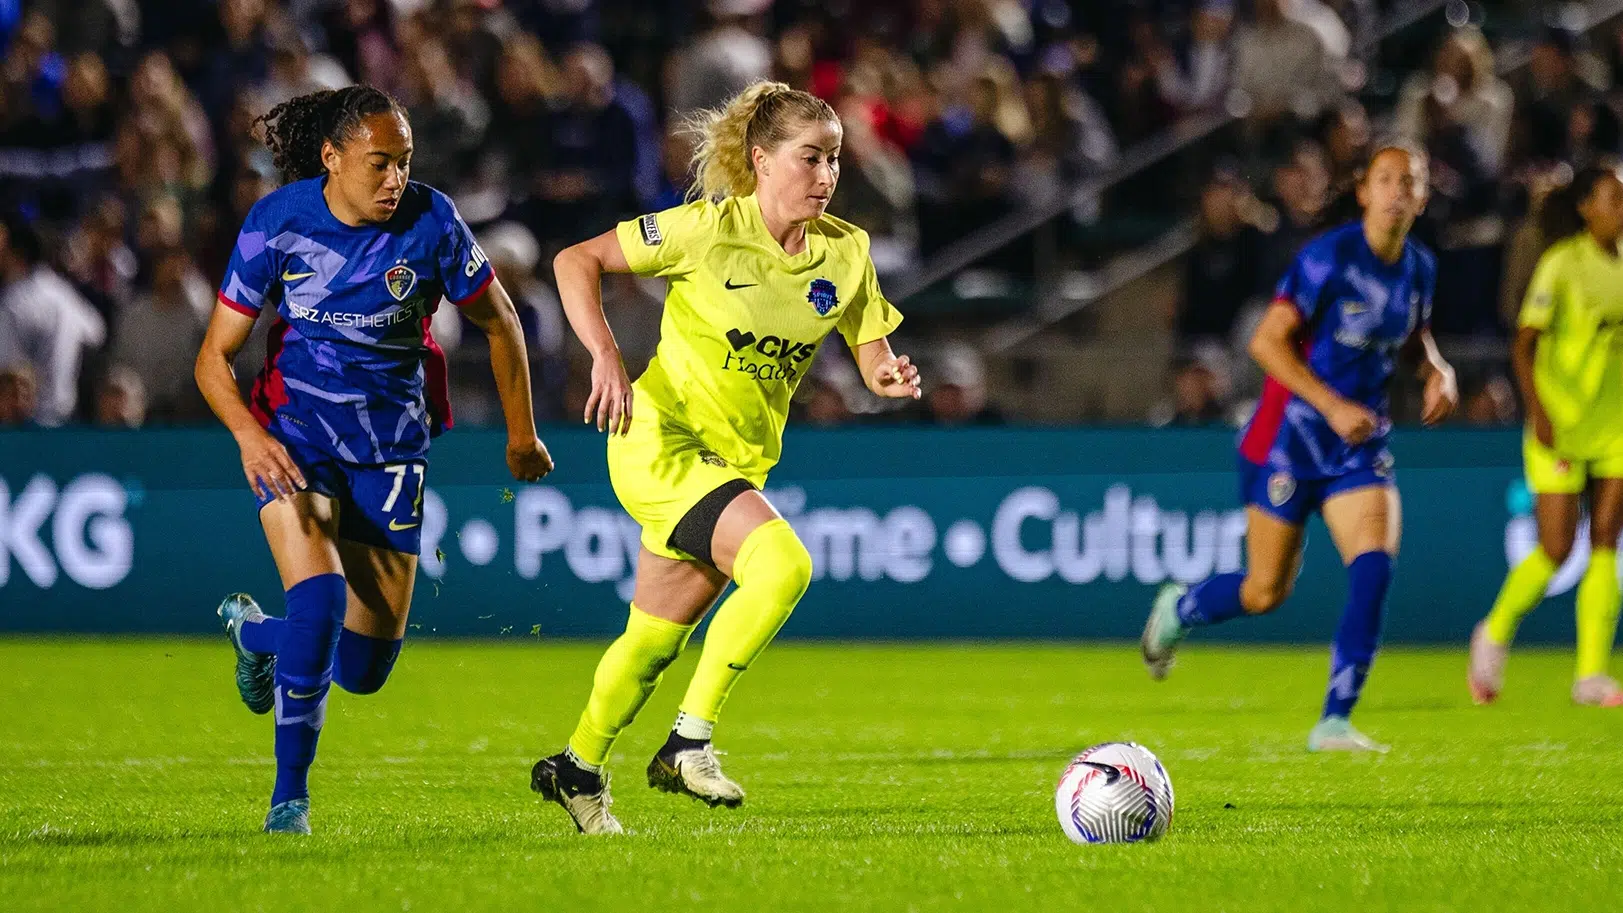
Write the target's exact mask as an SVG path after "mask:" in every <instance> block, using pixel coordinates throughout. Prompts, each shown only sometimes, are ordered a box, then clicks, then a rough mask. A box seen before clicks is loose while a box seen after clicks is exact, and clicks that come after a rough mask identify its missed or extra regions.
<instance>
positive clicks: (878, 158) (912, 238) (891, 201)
mask: <svg viewBox="0 0 1623 913" xmlns="http://www.w3.org/2000/svg"><path fill="white" fill-rule="evenodd" d="M840 122H841V123H842V124H843V125H844V128H845V139H844V142H843V144H842V146H841V147H840V162H841V167H840V183H839V189H838V191H837V192H836V193H835V195H834V200H833V202H832V203H831V205H830V210H829V211H830V212H832V213H834V214H835V215H836V216H839V217H840V218H842V219H846V220H848V221H850V222H853V223H855V224H857V225H861V226H862V227H863V229H864V230H865V231H867V232H868V234H869V236H870V238H871V240H872V244H871V247H870V251H869V253H870V255H871V256H872V258H873V261H874V267H875V269H877V270H878V271H879V273H880V274H881V275H885V274H888V273H891V272H894V271H895V270H897V269H899V268H901V267H904V266H906V265H907V264H908V263H910V262H912V260H913V253H914V250H915V249H916V247H917V242H918V222H917V220H916V218H915V215H914V209H913V204H914V188H913V170H912V168H911V167H910V166H909V165H908V163H907V159H906V158H904V157H903V156H902V155H901V154H900V153H899V152H897V151H896V150H895V149H893V148H892V147H891V146H889V145H888V144H887V143H885V142H884V140H882V139H880V138H879V136H878V134H876V133H875V132H874V129H873V127H872V125H871V124H870V123H869V122H868V120H867V118H866V117H865V116H864V112H863V111H862V110H861V108H859V107H858V106H857V105H856V104H855V103H854V102H849V101H848V102H847V103H845V104H842V105H841V110H840Z"/></svg>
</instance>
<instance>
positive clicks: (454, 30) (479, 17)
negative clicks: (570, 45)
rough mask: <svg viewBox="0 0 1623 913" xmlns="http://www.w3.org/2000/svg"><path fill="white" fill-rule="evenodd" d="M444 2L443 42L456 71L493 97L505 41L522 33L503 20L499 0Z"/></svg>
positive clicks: (486, 94) (393, 0) (484, 94)
mask: <svg viewBox="0 0 1623 913" xmlns="http://www.w3.org/2000/svg"><path fill="white" fill-rule="evenodd" d="M391 2H397V0H391ZM444 5H445V6H447V7H449V8H450V12H449V14H448V15H447V16H446V17H445V25H444V35H445V46H446V49H447V50H449V51H450V52H451V60H452V61H453V62H455V63H456V67H457V73H458V74H459V75H461V77H462V78H463V79H465V80H467V81H469V82H471V83H472V84H473V86H474V87H475V88H476V89H478V91H479V94H480V95H483V96H484V97H485V98H492V97H494V96H495V95H496V92H497V83H498V80H499V79H500V77H499V75H498V72H499V67H500V63H501V60H502V58H503V56H504V55H505V54H506V47H507V43H508V42H510V41H511V40H512V39H513V38H514V37H516V36H518V35H520V34H523V33H521V32H519V31H518V30H517V29H515V28H513V27H512V25H511V22H510V20H507V21H504V16H505V11H503V10H502V9H501V3H500V0H494V2H493V0H448V2H446V3H444ZM515 5H516V4H515ZM525 37H529V36H528V35H526V36H525ZM539 46H540V44H539V42H537V47H539Z"/></svg>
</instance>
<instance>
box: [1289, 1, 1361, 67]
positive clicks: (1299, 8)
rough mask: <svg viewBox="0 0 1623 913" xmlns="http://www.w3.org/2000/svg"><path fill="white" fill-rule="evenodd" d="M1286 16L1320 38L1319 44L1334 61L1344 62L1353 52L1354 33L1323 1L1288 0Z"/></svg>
mask: <svg viewBox="0 0 1623 913" xmlns="http://www.w3.org/2000/svg"><path fill="white" fill-rule="evenodd" d="M1284 11H1285V15H1286V16H1288V17H1290V18H1291V19H1293V20H1295V21H1297V22H1300V23H1302V24H1303V25H1305V26H1307V27H1308V28H1310V29H1312V30H1313V34H1315V35H1317V36H1319V43H1320V44H1322V45H1323V46H1324V52H1325V53H1326V54H1328V55H1329V56H1330V58H1331V59H1332V60H1337V61H1339V60H1344V59H1346V57H1347V55H1348V54H1349V53H1350V52H1351V51H1352V33H1351V32H1349V31H1348V30H1347V23H1345V22H1343V21H1342V20H1341V15H1340V14H1339V13H1337V12H1336V11H1335V10H1333V9H1331V8H1330V7H1328V6H1326V5H1325V4H1324V3H1323V0H1286V2H1285V4H1284Z"/></svg>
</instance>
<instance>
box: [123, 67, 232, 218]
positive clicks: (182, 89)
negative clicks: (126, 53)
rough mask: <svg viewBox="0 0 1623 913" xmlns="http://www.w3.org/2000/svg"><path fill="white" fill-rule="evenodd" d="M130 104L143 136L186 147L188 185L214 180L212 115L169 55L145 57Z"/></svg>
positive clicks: (134, 78) (133, 79)
mask: <svg viewBox="0 0 1623 913" xmlns="http://www.w3.org/2000/svg"><path fill="white" fill-rule="evenodd" d="M130 105H131V109H132V110H131V111H130V114H129V116H130V119H131V120H132V121H134V122H135V123H137V124H138V125H140V128H141V131H142V133H144V134H145V135H149V136H152V135H157V136H164V137H169V138H172V139H174V140H177V141H180V142H183V143H184V144H186V148H185V152H184V158H185V159H186V161H187V162H188V169H189V170H190V173H189V174H187V176H186V177H187V180H186V183H187V184H189V185H192V186H201V185H202V184H204V183H207V182H208V181H209V180H210V179H211V178H212V177H213V174H214V169H215V163H216V158H215V150H214V136H213V129H212V128H211V127H210V125H209V121H208V115H207V114H205V113H204V111H203V106H202V105H201V104H199V103H198V101H197V99H196V98H194V97H192V93H191V91H190V90H188V89H187V88H186V84H185V83H183V82H181V79H180V75H179V74H178V73H176V72H175V68H174V64H173V63H171V62H170V59H169V56H168V55H167V54H164V53H163V52H161V51H153V52H151V53H149V54H147V55H146V56H144V57H142V58H141V63H140V65H139V66H137V67H136V69H135V73H134V75H132V76H131V77H130Z"/></svg>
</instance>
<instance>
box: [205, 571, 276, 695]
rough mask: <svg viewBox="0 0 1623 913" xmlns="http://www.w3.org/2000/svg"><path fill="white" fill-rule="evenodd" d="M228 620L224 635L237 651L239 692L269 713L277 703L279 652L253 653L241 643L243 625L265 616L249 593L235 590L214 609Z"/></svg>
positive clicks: (224, 619) (222, 618) (223, 618)
mask: <svg viewBox="0 0 1623 913" xmlns="http://www.w3.org/2000/svg"><path fill="white" fill-rule="evenodd" d="M215 611H216V614H218V615H219V616H220V619H221V620H222V621H224V622H225V634H226V636H227V637H229V638H231V647H232V649H234V650H236V651H237V693H238V694H239V695H241V696H242V702H243V703H244V704H247V705H248V709H249V710H252V711H253V712H255V713H269V712H270V709H271V707H273V706H275V704H276V654H274V653H254V652H252V651H250V650H249V649H248V648H246V647H244V646H243V645H242V625H243V623H244V622H246V621H248V620H250V619H253V618H263V617H264V616H265V613H264V612H262V611H260V610H259V604H258V603H256V602H254V600H253V597H252V596H249V595H248V594H247V593H232V594H231V595H230V596H227V597H225V601H224V602H222V603H220V607H219V609H217V610H215Z"/></svg>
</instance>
